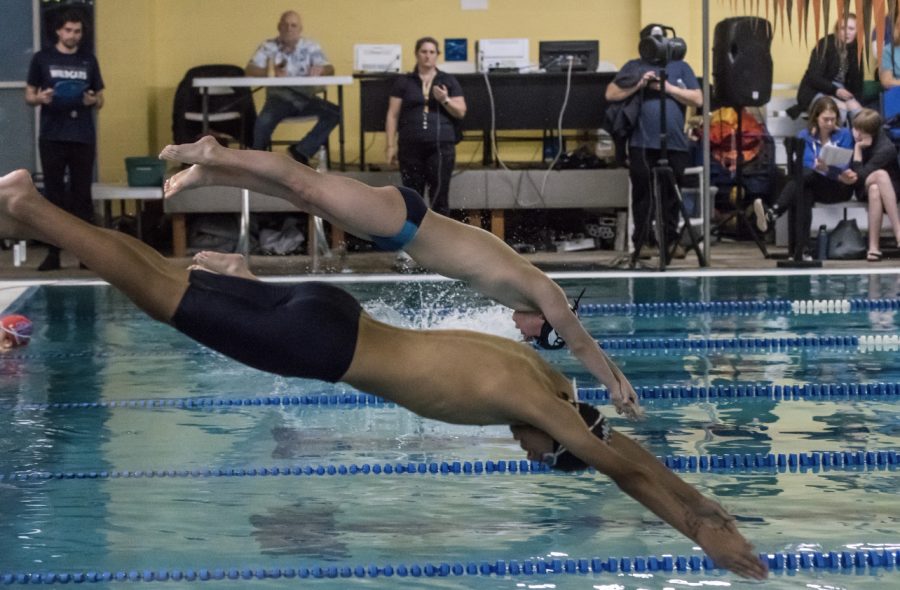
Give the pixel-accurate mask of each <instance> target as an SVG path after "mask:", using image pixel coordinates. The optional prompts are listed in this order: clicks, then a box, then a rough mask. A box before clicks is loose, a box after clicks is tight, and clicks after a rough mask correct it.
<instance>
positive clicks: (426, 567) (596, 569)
mask: <svg viewBox="0 0 900 590" xmlns="http://www.w3.org/2000/svg"><path fill="white" fill-rule="evenodd" d="M759 559H760V560H761V561H763V562H765V563H767V564H768V566H769V570H770V571H771V572H773V573H775V574H784V573H797V572H803V571H807V572H814V571H828V572H829V573H842V574H858V573H864V572H866V571H870V572H871V571H875V570H887V571H894V569H895V568H896V567H897V566H900V550H895V549H882V550H873V549H865V550H858V551H846V550H842V551H830V552H824V551H815V552H804V553H784V552H781V553H761V554H759ZM619 572H622V573H631V572H638V573H647V572H649V573H652V572H664V573H669V572H680V573H694V574H703V573H713V572H717V575H719V574H721V573H723V572H722V570H720V569H719V568H718V567H717V566H716V564H715V562H713V560H712V559H710V558H709V556H706V555H690V556H685V555H649V556H634V557H607V558H605V559H604V558H600V557H593V558H581V559H549V560H545V559H524V560H515V559H511V560H503V559H481V560H474V561H465V562H463V561H455V562H449V561H437V562H423V563H416V562H414V563H409V564H407V563H399V564H375V563H369V564H365V565H363V564H360V565H311V566H300V567H267V568H262V567H245V566H244V567H219V568H203V567H201V568H196V569H195V568H187V569H169V568H162V569H147V568H144V569H122V570H116V571H111V570H102V569H99V568H98V569H96V570H87V571H74V572H60V573H57V572H51V571H43V572H35V571H18V572H15V571H4V572H0V584H3V585H13V584H68V583H74V584H82V583H96V582H101V583H103V582H141V581H142V582H169V581H175V582H181V581H186V582H196V581H201V582H205V581H209V580H232V581H237V580H252V579H260V580H263V579H279V578H286V579H307V578H378V577H382V576H383V577H387V578H390V577H394V576H396V577H399V578H406V577H412V578H435V577H439V578H446V577H463V576H466V577H487V576H545V575H550V576H556V575H587V574H615V573H619Z"/></svg>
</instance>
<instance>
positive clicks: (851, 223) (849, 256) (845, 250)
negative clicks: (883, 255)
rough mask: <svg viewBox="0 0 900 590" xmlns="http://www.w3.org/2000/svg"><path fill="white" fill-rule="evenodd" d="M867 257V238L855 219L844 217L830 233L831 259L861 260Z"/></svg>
mask: <svg viewBox="0 0 900 590" xmlns="http://www.w3.org/2000/svg"><path fill="white" fill-rule="evenodd" d="M865 257H866V240H865V239H864V238H863V235H862V232H861V231H859V227H858V226H857V225H856V220H855V219H842V220H841V221H840V222H839V223H838V224H837V227H835V228H834V229H833V230H831V233H829V234H828V258H829V260H861V259H863V258H865Z"/></svg>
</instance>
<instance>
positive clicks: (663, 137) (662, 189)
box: [631, 66, 707, 271]
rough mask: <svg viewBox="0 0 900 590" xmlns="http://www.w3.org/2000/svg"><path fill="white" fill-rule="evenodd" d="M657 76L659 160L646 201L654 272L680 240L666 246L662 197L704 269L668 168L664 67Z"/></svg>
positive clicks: (644, 234) (633, 259)
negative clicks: (673, 206)
mask: <svg viewBox="0 0 900 590" xmlns="http://www.w3.org/2000/svg"><path fill="white" fill-rule="evenodd" d="M657 77H658V79H659V88H660V90H659V92H660V104H659V119H660V121H659V159H657V161H656V165H655V166H653V168H652V169H651V171H650V178H651V182H650V194H651V199H650V202H651V207H652V209H653V210H654V217H655V225H656V243H657V244H658V245H659V263H658V266H657V269H658V270H660V271H664V270H666V265H667V264H668V263H669V262H670V261H671V260H672V255H673V254H674V253H675V249H676V248H677V247H678V243H679V242H680V241H681V240H680V239H678V240H675V242H674V243H673V244H671V245H667V244H666V228H665V225H664V223H665V220H664V215H663V208H662V204H663V203H664V202H670V201H669V200H664V199H663V197H666V196H668V197H669V198H670V199H674V200H675V202H676V203H677V204H678V211H679V212H680V214H681V218H682V219H683V220H684V227H683V228H682V230H681V234H680V236H683V235H684V232H685V231H686V232H687V234H688V236H689V237H690V245H689V246H688V247H689V248H690V249H691V250H693V251H694V252H695V253H696V254H697V262H698V264H699V265H700V266H701V267H705V266H707V262H706V256H705V255H704V254H703V251H702V250H701V249H700V239H699V238H698V237H697V234H696V232H695V231H694V227H693V226H692V225H691V219H690V214H689V213H688V211H687V208H686V207H685V205H684V200H683V199H682V198H681V189H679V188H678V183H677V182H676V180H675V171H674V170H672V167H671V166H669V151H668V133H667V128H666V102H667V100H668V99H667V98H666V68H665V66H663V67H662V68H660V70H659V73H658V75H657ZM648 227H649V224H648V225H647V226H645V231H644V232H642V235H640V236H639V237H638V241H637V245H636V246H635V249H634V253H633V254H632V256H631V267H632V268H634V267H635V266H637V264H638V260H639V259H640V256H641V249H642V248H643V247H644V242H646V239H647V233H648V230H647V228H648Z"/></svg>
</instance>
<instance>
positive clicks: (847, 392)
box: [0, 382, 900, 412]
mask: <svg viewBox="0 0 900 590" xmlns="http://www.w3.org/2000/svg"><path fill="white" fill-rule="evenodd" d="M634 389H635V392H636V393H637V395H638V398H639V399H641V400H642V401H653V400H685V401H690V400H702V401H709V400H716V399H750V398H754V399H766V400H771V401H804V400H821V401H824V400H846V399H852V400H859V399H890V398H895V397H897V396H898V395H900V382H890V383H800V384H792V385H775V384H754V383H748V384H741V385H712V386H709V387H706V386H700V385H662V386H660V385H653V386H638V387H635V388H634ZM578 399H580V400H582V401H589V402H597V403H607V402H608V401H609V392H608V391H607V390H606V389H605V388H603V387H579V388H578ZM385 405H390V406H393V405H394V404H393V403H392V402H388V401H386V400H385V399H384V398H382V397H379V396H377V395H372V394H369V393H356V392H344V393H324V392H320V393H310V394H302V395H299V394H298V395H268V396H256V397H181V398H149V399H134V400H106V401H97V402H53V403H34V404H0V411H3V410H6V411H10V410H15V411H20V412H21V411H44V410H91V409H101V408H103V409H115V408H127V409H192V410H194V409H229V408H250V409H252V408H265V407H270V406H334V407H350V408H365V407H369V406H375V407H378V406H385Z"/></svg>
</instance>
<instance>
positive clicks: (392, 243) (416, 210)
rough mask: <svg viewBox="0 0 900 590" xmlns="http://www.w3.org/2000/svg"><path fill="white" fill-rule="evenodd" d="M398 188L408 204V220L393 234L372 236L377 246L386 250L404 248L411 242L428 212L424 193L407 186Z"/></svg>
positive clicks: (394, 250) (393, 250)
mask: <svg viewBox="0 0 900 590" xmlns="http://www.w3.org/2000/svg"><path fill="white" fill-rule="evenodd" d="M397 189H399V190H400V194H401V195H402V196H403V202H404V203H405V204H406V221H404V222H403V227H402V228H400V231H399V232H397V233H396V234H395V235H393V236H372V241H373V242H374V243H375V246H376V247H377V248H378V249H379V250H384V251H386V252H396V251H397V250H402V249H403V248H404V247H405V246H406V245H407V244H408V243H410V242H411V241H412V239H413V238H414V237H416V232H417V231H419V225H420V224H421V223H422V219H423V218H424V217H425V213H427V212H428V207H427V206H426V205H425V200H424V199H422V195H420V194H419V193H417V192H416V191H414V190H412V189H411V188H406V187H405V186H398V187H397Z"/></svg>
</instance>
